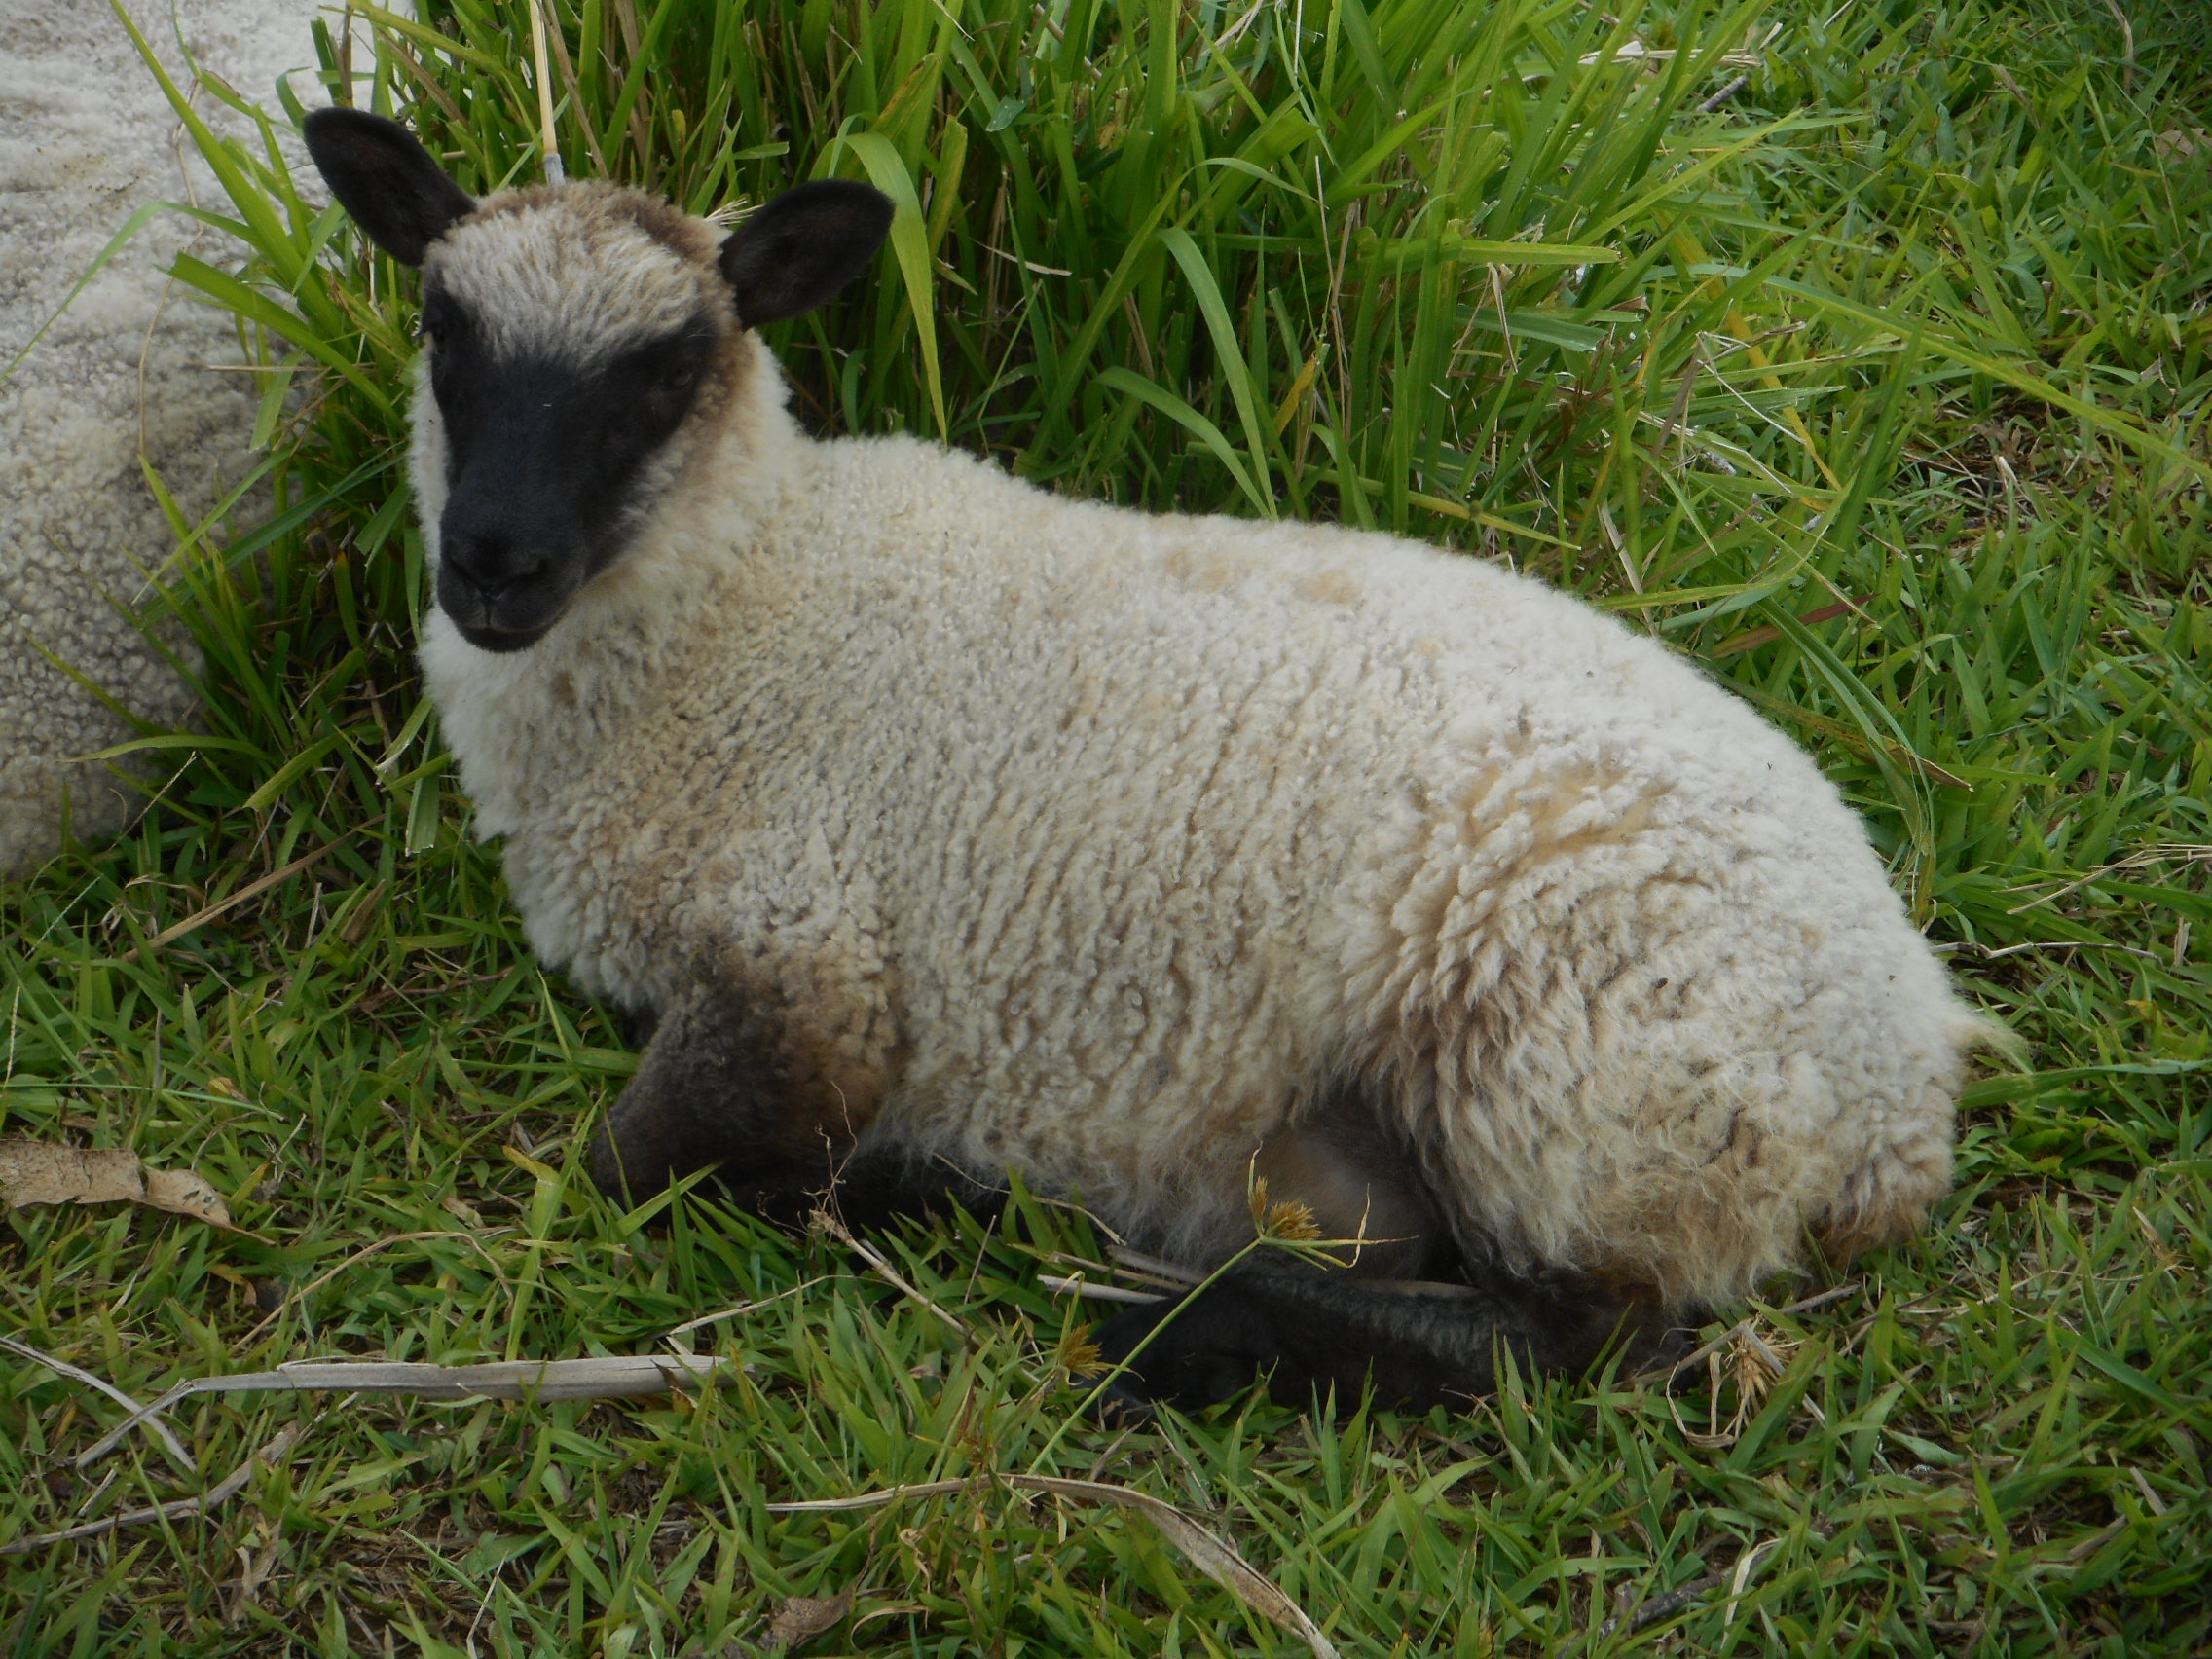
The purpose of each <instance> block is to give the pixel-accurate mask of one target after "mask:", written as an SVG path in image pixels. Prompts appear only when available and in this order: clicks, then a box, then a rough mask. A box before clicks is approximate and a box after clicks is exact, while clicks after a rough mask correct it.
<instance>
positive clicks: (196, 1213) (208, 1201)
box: [146, 1169, 231, 1227]
mask: <svg viewBox="0 0 2212 1659" xmlns="http://www.w3.org/2000/svg"><path fill="white" fill-rule="evenodd" d="M146 1202H148V1203H150V1204H152V1205H153V1206H154V1207H155V1208H156V1209H166V1210H169V1211H171V1212H173V1213H174V1214H177V1215H189V1216H193V1217H196V1218H197V1219H199V1220H201V1221H204V1222H206V1223H207V1224H208V1225H210V1226H212V1227H228V1226H230V1225H231V1212H230V1208H229V1206H228V1205H226V1204H225V1203H224V1202H223V1198H222V1195H221V1194H219V1193H217V1192H216V1191H215V1189H214V1188H212V1187H210V1186H208V1185H207V1183H206V1182H204V1181H203V1180H202V1179H201V1178H200V1177H199V1176H197V1175H195V1174H194V1173H193V1172H192V1171H191V1170H189V1169H149V1170H147V1171H146Z"/></svg>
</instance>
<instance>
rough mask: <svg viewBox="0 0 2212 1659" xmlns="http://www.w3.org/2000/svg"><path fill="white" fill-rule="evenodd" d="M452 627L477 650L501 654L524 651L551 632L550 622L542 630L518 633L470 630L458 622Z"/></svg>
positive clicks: (503, 630)
mask: <svg viewBox="0 0 2212 1659" xmlns="http://www.w3.org/2000/svg"><path fill="white" fill-rule="evenodd" d="M454 627H455V628H456V629H458V630H459V631H460V633H461V638H462V639H464V640H466V641H467V642H468V643H469V644H470V645H474V646H475V647H476V648H477V649H478V650H480V651H497V652H500V653H502V654H503V653H506V652H509V651H526V650H528V649H530V647H531V646H532V645H536V644H537V642H538V641H540V640H542V639H544V638H545V636H546V635H547V634H550V633H551V632H552V631H553V624H552V623H551V622H548V623H546V624H545V626H543V627H542V628H528V629H523V630H521V631H519V632H516V631H510V630H508V629H505V628H472V627H470V626H468V624H466V623H464V622H459V621H457V622H455V623H454Z"/></svg>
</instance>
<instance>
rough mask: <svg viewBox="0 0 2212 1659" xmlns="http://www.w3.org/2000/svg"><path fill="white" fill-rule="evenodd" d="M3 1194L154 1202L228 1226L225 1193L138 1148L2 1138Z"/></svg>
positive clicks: (31, 1200)
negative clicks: (155, 1163)
mask: <svg viewBox="0 0 2212 1659" xmlns="http://www.w3.org/2000/svg"><path fill="white" fill-rule="evenodd" d="M0 1198H4V1199H5V1200H6V1201H7V1205H8V1207H9V1208H10V1209H18V1208H20V1207H22V1206H23V1205H25V1204H116V1203H133V1204H149V1205H151V1206H152V1207H153V1208H155V1209H165V1210H170V1211H173V1212H174V1213H176V1214H178V1215H189V1216H191V1217H192V1218H193V1219H194V1220H196V1221H204V1222H206V1223H208V1224H209V1225H210V1226H213V1227H229V1226H230V1225H231V1212H230V1209H229V1207H228V1206H227V1205H225V1204H224V1202H223V1199H222V1195H221V1194H219V1193H217V1192H216V1191H215V1189H214V1188H212V1187H210V1186H208V1185H207V1183H206V1182H204V1181H203V1180H202V1179H201V1178H200V1177H199V1176H197V1175H195V1174H194V1173H193V1172H192V1171H191V1170H189V1169H148V1168H147V1167H146V1166H145V1164H143V1163H141V1162H140V1161H139V1160H138V1155H137V1154H136V1153H134V1152H126V1151H123V1150H121V1149H115V1150H109V1151H104V1152H92V1151H88V1150H86V1149H85V1148H82V1147H74V1146H50V1145H48V1144H47V1143H46V1142H44V1141H0Z"/></svg>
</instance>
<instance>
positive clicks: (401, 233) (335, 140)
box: [301, 109, 476, 265]
mask: <svg viewBox="0 0 2212 1659" xmlns="http://www.w3.org/2000/svg"><path fill="white" fill-rule="evenodd" d="M301 131H302V132H303V133H304V134H305V135H306V137H307V141H308V154H309V155H311V156H313V158H314V165H315V169H316V170H317V171H318V172H320V173H321V174H322V177H323V182H324V183H326V184H328V185H329V186H330V194H331V195H333V196H335V197H337V198H338V202H339V205H341V206H343V207H344V208H345V209H346V211H347V212H349V213H350V214H352V215H353V223H354V224H356V225H358V226H360V227H361V229H362V230H364V231H366V232H367V233H368V236H369V240H371V241H373V242H375V243H376V244H377V246H379V247H381V248H383V249H384V250H385V252H387V253H388V254H390V255H391V257H392V258H394V259H396V260H398V261H399V263H400V264H402V265H420V264H422V263H423V254H424V250H425V249H426V248H428V247H429V245H430V244H431V243H432V242H434V241H436V240H438V238H440V237H442V236H444V235H445V234H446V231H447V229H448V227H450V226H451V225H452V224H453V222H454V221H455V220H456V219H459V218H461V217H462V216H463V215H465V214H467V213H470V212H472V211H474V209H475V207H476V203H474V202H473V201H471V200H470V199H469V195H468V192H466V191H465V190H463V189H461V186H460V185H458V184H456V183H454V181H453V180H452V179H450V178H448V177H446V175H445V171H444V169H443V168H441V167H440V166H438V164H437V159H436V158H435V157H434V156H432V155H431V154H430V152H429V151H427V150H425V149H424V148H423V146H422V144H421V143H420V142H419V141H418V140H417V139H416V137H415V134H414V133H412V132H410V131H408V130H407V129H406V128H404V127H402V126H400V125H399V123H398V122H396V121H387V120H386V119H385V118H384V117H383V116H381V115H371V114H369V112H368V111H367V110H361V109H318V110H316V111H315V112H314V113H313V114H312V115H310V116H309V117H308V119H307V123H306V125H305V126H304V127H302V128H301Z"/></svg>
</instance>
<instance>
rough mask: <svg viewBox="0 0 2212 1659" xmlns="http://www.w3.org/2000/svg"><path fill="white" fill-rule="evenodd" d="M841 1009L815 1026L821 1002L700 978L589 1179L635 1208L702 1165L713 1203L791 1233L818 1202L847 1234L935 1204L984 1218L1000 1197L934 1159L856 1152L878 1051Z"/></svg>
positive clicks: (648, 1049)
mask: <svg viewBox="0 0 2212 1659" xmlns="http://www.w3.org/2000/svg"><path fill="white" fill-rule="evenodd" d="M849 1007H850V1000H849V999H840V1008H839V1011H838V1014H837V1015H836V1016H835V1017H833V1018H831V1019H824V1018H823V1017H822V1008H823V999H822V998H820V997H798V998H794V997H793V996H791V995H789V994H788V993H786V994H776V993H773V992H768V991H763V990H757V989H756V990H754V991H751V992H747V991H744V990H741V989H739V988H737V987H736V986H735V985H734V984H733V983H732V982H731V980H730V978H729V977H727V976H718V977H714V978H712V979H709V980H703V981H702V982H701V983H699V984H698V985H697V986H695V987H694V988H693V989H692V990H691V991H690V992H688V993H687V994H685V995H684V996H683V997H682V998H680V999H679V1000H678V1001H677V1002H676V1003H675V1004H674V1005H673V1006H672V1007H671V1008H669V1009H668V1011H667V1012H666V1013H665V1014H662V1016H661V1018H660V1022H659V1024H658V1025H657V1026H656V1027H655V1028H654V1030H653V1034H652V1037H651V1040H650V1041H649V1042H648V1043H647V1044H646V1046H645V1053H644V1054H643V1055H642V1056H641V1057H640V1059H639V1061H638V1070H637V1073H636V1075H635V1076H634V1077H632V1079H631V1080H630V1087H629V1088H626V1089H624V1090H623V1091H622V1097H621V1098H620V1099H619V1100H617V1101H616V1102H615V1103H614V1108H613V1110H612V1111H610V1112H609V1113H608V1117H607V1123H606V1124H605V1126H604V1127H603V1128H602V1129H601V1130H600V1133H599V1136H598V1138H597V1140H596V1141H595V1142H594V1143H593V1146H592V1151H591V1158H590V1161H589V1168H590V1171H591V1177H592V1179H593V1180H594V1181H595V1182H596V1183H598V1185H599V1187H600V1190H601V1191H603V1192H605V1193H607V1194H608V1195H609V1196H612V1197H615V1198H624V1197H627V1198H631V1199H637V1198H648V1197H650V1196H651V1195H653V1194H655V1193H659V1192H662V1191H664V1190H665V1189H666V1188H667V1187H668V1186H669V1184H670V1183H671V1182H673V1181H676V1180H678V1179H679V1178H681V1177H682V1176H685V1175H688V1174H690V1173H691V1172H692V1171H694V1170H698V1169H704V1168H707V1167H708V1166H710V1165H714V1166H716V1172H715V1176H714V1187H715V1191H716V1193H717V1196H718V1197H719V1198H723V1199H724V1200H725V1201H727V1202H729V1203H731V1204H732V1205H734V1206H735V1207H737V1208H739V1209H743V1210H746V1211H749V1212H750V1213H752V1214H754V1215H757V1216H759V1217H760V1218H761V1219H762V1220H764V1221H767V1222H770V1223H772V1224H774V1225H776V1226H778V1227H783V1228H787V1229H791V1230H793V1231H795V1230H797V1229H799V1228H801V1227H803V1226H804V1225H805V1223H806V1220H807V1218H808V1217H809V1216H810V1215H812V1214H813V1212H814V1210H815V1209H816V1208H817V1207H819V1206H821V1205H822V1204H823V1203H824V1202H825V1201H828V1202H830V1204H831V1205H832V1206H833V1207H834V1208H835V1209H836V1210H837V1212H838V1213H839V1214H840V1215H842V1216H843V1217H844V1218H845V1219H846V1220H847V1221H849V1222H851V1223H852V1224H853V1225H855V1226H873V1225H880V1224H881V1223H883V1222H886V1221H889V1220H892V1219H894V1218H895V1217H898V1216H902V1215H916V1214H923V1213H927V1212H932V1211H936V1210H939V1209H941V1208H942V1207H943V1205H944V1204H945V1202H946V1201H947V1200H950V1201H953V1202H958V1203H962V1204H965V1205H966V1206H967V1207H968V1208H970V1209H971V1210H978V1211H980V1210H987V1209H989V1208H991V1207H993V1206H994V1205H995V1204H996V1202H997V1201H998V1199H999V1198H1001V1197H1002V1196H1003V1193H1002V1191H1001V1190H1000V1189H999V1188H997V1187H995V1186H992V1185H990V1184H988V1183H985V1182H981V1181H978V1180H976V1179H974V1178H972V1177H970V1176H968V1175H967V1174H965V1173H964V1172H962V1171H961V1170H958V1169H956V1168H954V1167H952V1166H951V1165H949V1164H946V1163H944V1162H942V1161H940V1160H934V1159H930V1158H926V1157H923V1156H921V1155H918V1154H915V1153H912V1152H910V1151H908V1150H907V1149H905V1148H903V1147H902V1146H899V1145H897V1144H876V1145H869V1146H856V1142H857V1141H858V1139H859V1137H860V1135H861V1132H862V1131H863V1130H864V1129H865V1128H866V1127H867V1125H868V1124H869V1123H870V1122H871V1121H872V1119H873V1117H874V1114H875V1109H876V1107H877V1105H878V1104H879V1103H880V1101H881V1099H882V1097H883V1092H884V1088H885V1084H886V1079H885V1077H884V1075H883V1074H884V1062H883V1053H884V1051H885V1050H886V1049H887V1048H888V1044H887V1043H883V1042H881V1041H871V1040H870V1039H871V1038H880V1036H881V1035H882V1034H881V1032H880V1031H879V1030H877V1028H876V1022H875V1021H872V1020H869V1019H867V1018H866V1017H865V1014H864V1015H863V1016H862V1017H860V1018H858V1019H856V1018H855V1017H854V1015H853V1014H851V1013H850V1012H849ZM809 1014H811V1015H812V1017H809Z"/></svg>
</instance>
